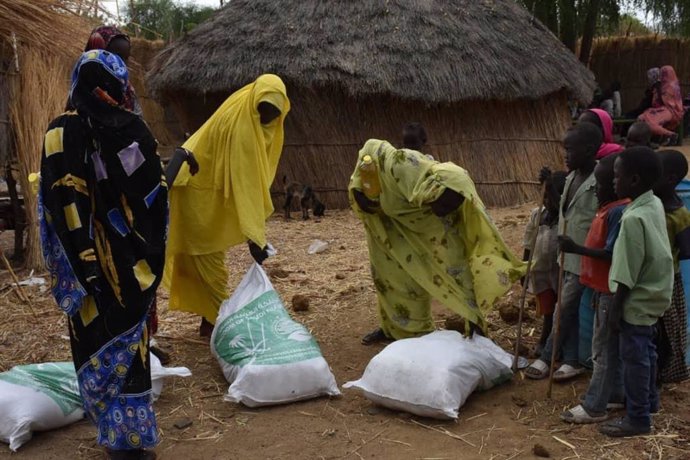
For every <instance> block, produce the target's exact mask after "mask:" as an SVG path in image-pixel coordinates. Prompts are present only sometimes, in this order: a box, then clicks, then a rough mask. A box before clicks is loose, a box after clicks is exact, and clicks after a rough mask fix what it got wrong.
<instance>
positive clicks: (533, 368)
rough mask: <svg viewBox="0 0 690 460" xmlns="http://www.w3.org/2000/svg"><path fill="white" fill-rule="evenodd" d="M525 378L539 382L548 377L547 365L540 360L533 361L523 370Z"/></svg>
mask: <svg viewBox="0 0 690 460" xmlns="http://www.w3.org/2000/svg"><path fill="white" fill-rule="evenodd" d="M525 376H527V378H530V379H532V380H541V379H545V378H546V377H548V376H549V365H548V364H546V363H545V362H544V361H542V360H541V359H535V360H534V361H533V362H532V364H530V365H529V366H527V368H526V369H525Z"/></svg>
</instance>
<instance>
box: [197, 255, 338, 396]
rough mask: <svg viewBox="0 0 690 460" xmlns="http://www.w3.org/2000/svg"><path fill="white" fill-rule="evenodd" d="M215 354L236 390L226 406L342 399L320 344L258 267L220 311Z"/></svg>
mask: <svg viewBox="0 0 690 460" xmlns="http://www.w3.org/2000/svg"><path fill="white" fill-rule="evenodd" d="M211 350H212V352H213V354H214V356H215V357H216V358H217V359H218V362H219V363H220V366H221V368H222V370H223V374H224V375H225V378H226V379H227V380H228V382H229V383H230V384H231V385H230V388H229V389H228V393H227V395H225V398H224V399H225V400H226V401H230V402H241V403H243V404H245V405H247V406H249V407H258V406H268V405H273V404H283V403H288V402H293V401H300V400H303V399H309V398H314V397H317V396H322V395H331V396H336V395H339V394H340V391H339V390H338V385H337V384H336V382H335V377H333V374H332V373H331V370H330V368H329V367H328V363H326V360H325V359H324V358H323V356H322V355H321V350H320V349H319V345H318V344H317V343H316V340H314V338H313V337H312V335H311V334H310V333H309V331H308V330H307V329H306V328H305V327H304V326H302V325H301V324H299V323H297V322H296V321H294V320H293V319H292V318H291V317H290V315H289V314H288V312H287V311H286V310H285V307H284V306H283V303H282V302H281V300H280V297H279V296H278V293H276V291H275V290H274V289H273V286H272V285H271V282H270V280H269V279H268V276H266V273H265V272H264V270H263V268H261V266H259V265H258V264H256V263H255V264H253V265H252V266H251V267H250V269H249V271H248V272H247V274H246V275H245V276H244V278H243V279H242V282H240V285H239V286H237V289H236V290H235V292H234V293H233V295H232V297H230V299H228V300H226V301H225V302H223V305H221V307H220V313H219V315H218V319H217V320H216V326H215V328H214V329H213V335H212V337H211Z"/></svg>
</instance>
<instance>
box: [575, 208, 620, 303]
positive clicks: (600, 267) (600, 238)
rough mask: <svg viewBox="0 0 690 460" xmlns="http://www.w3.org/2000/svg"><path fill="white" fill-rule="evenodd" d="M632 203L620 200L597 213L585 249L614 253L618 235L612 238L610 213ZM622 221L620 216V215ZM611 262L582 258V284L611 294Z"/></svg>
mask: <svg viewBox="0 0 690 460" xmlns="http://www.w3.org/2000/svg"><path fill="white" fill-rule="evenodd" d="M628 203H630V200H629V199H627V198H626V199H624V200H618V201H614V202H612V203H609V204H607V205H605V206H603V207H601V208H599V210H598V211H597V213H596V215H595V216H594V220H592V226H591V227H590V228H589V233H587V238H586V239H585V247H587V248H590V249H606V248H607V247H608V246H610V247H609V248H608V249H610V250H611V251H613V247H612V245H613V242H615V237H616V236H617V231H618V229H616V235H614V236H613V238H611V235H610V233H611V232H610V230H611V229H610V228H609V227H610V223H609V212H610V211H611V210H612V209H614V208H617V207H619V206H624V205H627V204H628ZM618 219H619V220H620V214H619V215H618ZM617 226H618V225H616V227H617ZM610 268H611V262H610V261H607V260H603V259H595V258H593V257H587V256H582V260H581V262H580V283H582V284H583V285H585V286H587V287H589V288H592V289H594V290H595V291H597V292H602V293H604V294H611V291H610V290H609V269H610Z"/></svg>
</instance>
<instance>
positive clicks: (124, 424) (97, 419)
mask: <svg viewBox="0 0 690 460" xmlns="http://www.w3.org/2000/svg"><path fill="white" fill-rule="evenodd" d="M145 326H146V317H144V318H143V319H142V321H141V323H140V324H138V325H137V326H135V327H134V328H132V329H130V330H129V331H127V332H124V333H122V334H120V335H119V336H117V337H116V338H114V339H113V340H111V341H110V342H108V343H106V344H105V345H104V346H103V347H102V348H101V349H100V350H98V352H97V353H95V354H93V355H92V356H91V359H90V360H89V361H87V362H86V363H85V364H84V365H83V366H82V367H81V368H80V369H79V370H78V371H77V377H78V379H79V383H80V385H79V391H80V393H81V396H82V400H83V402H84V409H85V410H86V413H87V414H88V416H89V417H90V418H91V420H92V421H93V422H94V423H95V424H96V426H97V427H98V443H99V444H100V445H102V446H105V447H107V448H109V449H113V450H128V449H147V448H152V447H155V446H156V444H158V431H157V428H156V414H155V413H154V411H153V406H152V397H151V390H148V391H145V392H143V393H140V394H126V393H121V390H122V388H124V387H125V384H126V380H127V377H128V374H129V370H130V367H131V366H132V363H133V362H134V359H135V358H136V357H137V356H138V355H139V354H140V352H141V351H140V343H141V338H142V334H143V331H144V328H145Z"/></svg>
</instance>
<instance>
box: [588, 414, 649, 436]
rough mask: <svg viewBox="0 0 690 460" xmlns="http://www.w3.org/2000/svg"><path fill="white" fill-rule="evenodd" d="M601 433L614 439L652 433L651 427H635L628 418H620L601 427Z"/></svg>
mask: <svg viewBox="0 0 690 460" xmlns="http://www.w3.org/2000/svg"><path fill="white" fill-rule="evenodd" d="M599 432H600V433H601V434H605V435H606V436H610V437H612V438H627V437H630V436H639V435H642V434H649V433H651V432H652V428H651V427H641V426H635V425H633V424H632V423H630V421H629V420H628V419H626V418H619V419H617V420H613V421H610V422H606V423H603V424H601V425H600V426H599Z"/></svg>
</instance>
